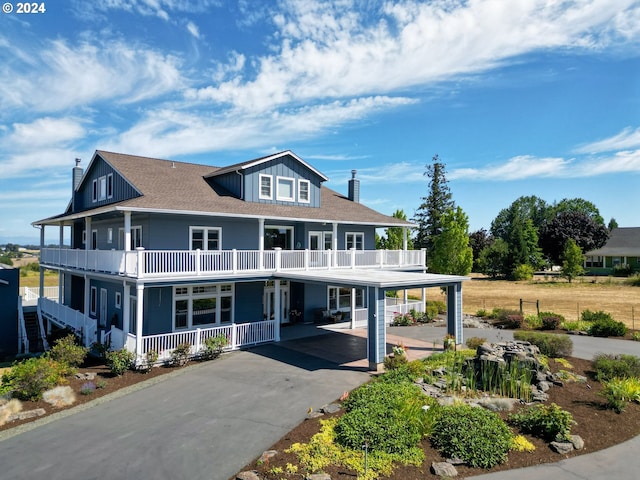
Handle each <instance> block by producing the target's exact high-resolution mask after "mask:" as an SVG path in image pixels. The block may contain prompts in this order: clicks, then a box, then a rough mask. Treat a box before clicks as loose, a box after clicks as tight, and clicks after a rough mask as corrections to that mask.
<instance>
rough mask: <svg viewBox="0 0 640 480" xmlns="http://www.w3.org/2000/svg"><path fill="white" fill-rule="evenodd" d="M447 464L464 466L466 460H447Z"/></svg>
mask: <svg viewBox="0 0 640 480" xmlns="http://www.w3.org/2000/svg"><path fill="white" fill-rule="evenodd" d="M447 463H450V464H451V465H464V460H462V459H461V458H458V457H453V458H447Z"/></svg>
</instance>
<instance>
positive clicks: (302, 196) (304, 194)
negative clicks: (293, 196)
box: [298, 180, 311, 203]
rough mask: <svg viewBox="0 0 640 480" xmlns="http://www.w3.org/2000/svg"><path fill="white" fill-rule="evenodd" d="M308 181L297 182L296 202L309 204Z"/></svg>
mask: <svg viewBox="0 0 640 480" xmlns="http://www.w3.org/2000/svg"><path fill="white" fill-rule="evenodd" d="M310 185H311V183H310V182H309V180H298V202H300V203H309V201H310V198H311V193H310V190H311V188H310Z"/></svg>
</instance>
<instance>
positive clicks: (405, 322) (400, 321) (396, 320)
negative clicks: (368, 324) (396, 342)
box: [391, 313, 416, 327]
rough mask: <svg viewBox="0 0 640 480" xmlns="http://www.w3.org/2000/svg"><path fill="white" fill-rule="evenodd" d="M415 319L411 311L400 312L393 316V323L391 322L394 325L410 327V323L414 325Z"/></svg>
mask: <svg viewBox="0 0 640 480" xmlns="http://www.w3.org/2000/svg"><path fill="white" fill-rule="evenodd" d="M414 323H416V322H415V319H414V318H413V317H412V316H411V314H409V313H398V314H397V315H396V316H395V317H393V323H391V325H392V326H394V327H408V326H409V325H413V324H414Z"/></svg>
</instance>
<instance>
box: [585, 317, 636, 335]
mask: <svg viewBox="0 0 640 480" xmlns="http://www.w3.org/2000/svg"><path fill="white" fill-rule="evenodd" d="M587 333H588V334H589V335H591V336H593V337H624V336H625V335H626V334H627V326H626V325H625V324H624V323H622V322H616V321H615V320H613V319H612V318H610V319H602V320H596V321H595V322H593V323H592V324H591V326H590V327H589V329H588V330H587Z"/></svg>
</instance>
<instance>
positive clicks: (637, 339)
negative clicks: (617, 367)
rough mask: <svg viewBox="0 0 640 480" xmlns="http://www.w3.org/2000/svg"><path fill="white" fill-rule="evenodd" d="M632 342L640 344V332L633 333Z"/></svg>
mask: <svg viewBox="0 0 640 480" xmlns="http://www.w3.org/2000/svg"><path fill="white" fill-rule="evenodd" d="M631 340H633V341H635V342H640V332H633V333H632V334H631Z"/></svg>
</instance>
